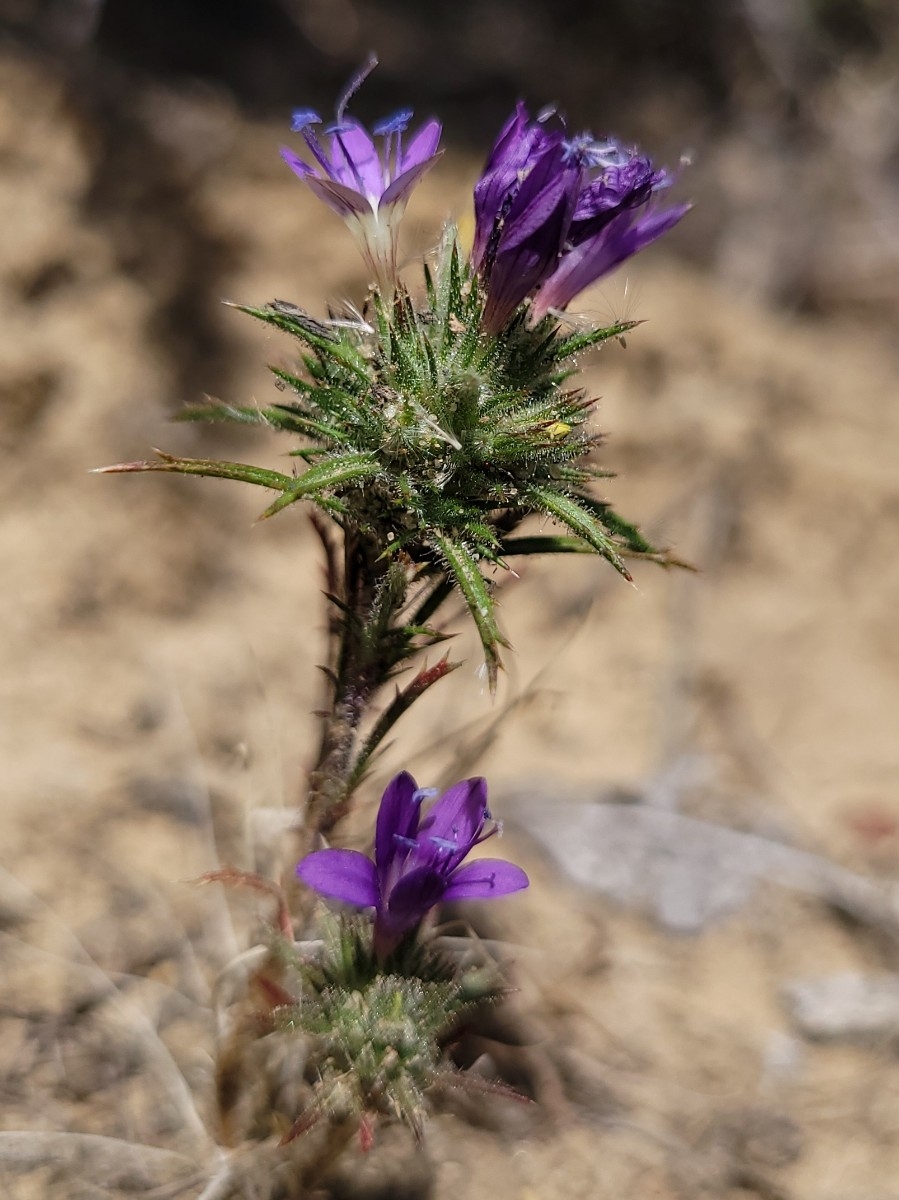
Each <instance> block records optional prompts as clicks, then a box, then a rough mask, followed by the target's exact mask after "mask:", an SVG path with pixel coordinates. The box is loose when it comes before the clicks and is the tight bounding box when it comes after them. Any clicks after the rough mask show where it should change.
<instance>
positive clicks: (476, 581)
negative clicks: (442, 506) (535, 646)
mask: <svg viewBox="0 0 899 1200" xmlns="http://www.w3.org/2000/svg"><path fill="white" fill-rule="evenodd" d="M429 541H430V543H431V545H432V546H433V547H434V549H435V550H436V551H437V552H438V554H439V555H440V556H441V558H442V559H443V560H444V562H445V563H446V566H447V568H448V572H449V574H450V576H451V577H452V578H453V579H454V580H455V582H456V584H457V586H458V588H459V591H460V592H461V593H462V595H463V597H464V599H465V603H466V604H467V605H468V609H469V612H470V613H471V615H472V618H473V619H474V623H475V627H476V628H477V631H478V635H479V637H480V639H481V645H482V647H483V649H484V662H485V663H486V666H487V679H488V681H489V683H490V691H491V692H494V691H496V678H497V672H498V670H499V667H500V659H499V650H498V647H499V646H508V644H509V643H508V642H507V641H506V639H505V638H504V637H503V636H502V634H501V633H500V631H499V627H498V625H497V624H496V612H495V608H494V603H493V597H492V596H491V595H490V592H489V591H488V590H487V583H486V581H485V579H484V577H483V575H482V574H481V572H480V568H479V567H478V564H477V562H476V561H475V559H474V558H473V557H472V555H471V552H470V551H469V550H468V548H467V547H466V546H464V545H463V544H462V543H461V542H455V541H453V540H452V539H451V538H448V537H444V536H443V535H442V534H439V533H432V534H431V535H430V538H429Z"/></svg>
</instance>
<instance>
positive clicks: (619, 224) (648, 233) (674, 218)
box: [531, 204, 690, 321]
mask: <svg viewBox="0 0 899 1200" xmlns="http://www.w3.org/2000/svg"><path fill="white" fill-rule="evenodd" d="M689 208H690V205H689V204H681V205H677V206H675V207H674V208H666V209H661V210H659V211H658V212H655V213H650V214H648V215H646V216H644V217H642V218H640V219H639V220H638V221H634V220H633V217H632V214H631V213H629V212H622V213H619V214H618V215H617V216H616V217H615V218H614V220H612V221H611V222H609V224H608V225H606V226H605V228H604V229H602V230H601V232H600V233H598V234H597V235H596V236H595V237H593V238H590V239H588V240H587V241H585V242H582V243H581V244H580V245H579V246H575V247H574V248H573V249H572V250H570V251H569V252H568V253H567V254H565V255H563V256H562V260H561V261H560V263H559V265H558V267H557V268H556V270H555V271H554V272H553V274H552V275H551V276H550V277H549V279H548V280H547V281H546V282H545V283H544V284H543V286H542V287H541V288H540V290H539V292H538V293H537V295H536V296H535V297H534V303H533V304H532V306H531V317H532V319H533V320H534V321H539V320H541V318H542V317H544V316H546V314H547V312H549V310H550V309H551V308H556V309H561V308H565V307H566V305H568V304H569V303H570V302H571V301H572V300H573V299H574V297H575V296H577V295H578V294H579V293H580V292H582V291H583V290H584V288H586V287H589V286H590V284H591V283H595V282H596V280H598V279H601V278H602V277H603V276H604V275H608V274H609V272H610V271H614V269H615V268H616V267H617V266H619V265H620V264H621V263H623V262H624V261H625V259H628V258H630V257H631V256H632V255H634V254H637V253H638V252H639V251H640V250H643V249H644V248H645V247H646V246H648V245H649V244H650V243H651V242H654V241H655V240H656V238H658V237H661V235H662V234H663V233H666V232H667V231H668V230H669V229H671V228H672V226H674V225H676V224H677V222H678V221H679V220H680V219H681V217H682V216H683V215H684V214H685V213H686V212H687V211H688V210H689Z"/></svg>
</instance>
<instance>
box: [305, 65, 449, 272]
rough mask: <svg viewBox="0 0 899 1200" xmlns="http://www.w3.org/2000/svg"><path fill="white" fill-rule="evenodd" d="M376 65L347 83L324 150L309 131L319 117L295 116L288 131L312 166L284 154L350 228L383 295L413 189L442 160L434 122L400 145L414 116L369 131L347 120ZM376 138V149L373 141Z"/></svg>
mask: <svg viewBox="0 0 899 1200" xmlns="http://www.w3.org/2000/svg"><path fill="white" fill-rule="evenodd" d="M374 65H375V62H374V60H373V61H371V62H370V63H369V64H368V65H367V66H366V68H365V69H364V70H363V71H362V72H361V73H360V74H359V75H358V76H356V78H355V79H353V81H352V82H351V84H350V86H349V88H348V89H347V90H346V92H345V93H344V95H343V96H342V97H341V100H340V102H339V104H338V106H337V113H336V117H335V120H334V123H333V124H332V125H330V126H328V127H327V129H326V130H325V134H326V135H327V143H325V142H323V141H322V140H321V139H320V138H319V137H318V136H317V134H316V133H315V132H314V130H313V126H315V125H319V124H321V117H320V116H319V115H318V113H317V112H315V111H314V110H313V109H311V108H305V109H298V110H297V111H296V112H295V113H294V115H293V123H292V126H291V128H292V129H293V131H294V133H300V134H302V136H303V140H304V141H305V143H306V145H307V147H308V149H309V152H310V154H311V155H312V158H313V159H314V165H313V164H310V163H307V162H305V161H304V160H303V159H302V158H300V157H299V156H298V155H297V154H295V153H294V152H293V151H292V150H289V149H287V148H286V147H284V148H282V150H281V156H282V158H283V159H284V161H285V162H286V163H287V165H288V166H289V167H290V168H291V170H293V171H294V172H295V173H296V174H297V175H299V177H300V178H301V179H304V180H305V181H306V183H307V184H308V185H309V187H310V188H311V189H312V191H313V192H315V194H316V195H317V196H318V197H319V198H320V199H322V200H324V201H325V203H326V204H327V205H329V207H330V208H332V209H333V210H334V211H335V212H336V213H337V214H338V215H339V216H341V217H343V219H344V220H345V221H346V222H347V224H348V225H349V227H350V229H351V230H352V232H353V234H354V236H355V237H356V239H357V241H358V243H359V246H360V248H361V250H362V253H363V255H364V257H365V260H366V262H367V263H368V265H369V268H370V269H371V270H372V271H373V272H374V275H375V277H376V278H377V280H378V283H379V285H380V287H381V290H382V291H383V292H386V293H391V292H392V290H393V286H394V281H395V278H396V252H397V229H398V223H399V219H400V217H401V216H402V214H403V210H404V208H405V207H406V201H407V200H408V199H409V196H410V195H411V193H412V189H413V188H414V187H415V185H416V184H417V183H418V181H419V180H420V179H421V177H422V176H423V175H424V174H425V172H426V171H427V170H428V169H429V168H430V167H431V166H433V164H434V163H435V162H436V161H437V159H438V157H439V150H438V146H439V143H440V133H441V125H440V122H439V121H437V120H435V119H433V118H432V119H431V120H429V121H426V122H425V123H424V125H422V127H421V128H420V129H419V130H418V131H417V133H415V135H414V136H413V137H412V138H411V139H410V140H409V142H408V143H407V144H406V145H404V144H403V134H404V133H405V131H406V129H407V128H408V125H409V121H410V120H411V118H412V110H411V109H403V110H402V111H400V112H398V113H394V115H393V116H392V117H388V118H386V119H385V120H383V121H379V122H378V124H376V125H375V126H373V128H372V132H371V133H369V132H368V130H367V129H366V128H365V126H364V125H362V124H361V123H360V122H359V121H357V120H355V118H353V117H347V116H346V108H347V104H348V103H349V100H350V98H351V96H352V95H353V93H354V92H355V91H356V89H357V88H358V87H359V85H360V83H361V82H362V81H363V79H365V77H366V75H367V74H368V73H369V71H370V70H371V69H372V67H373V66H374ZM376 138H377V139H380V141H381V146H380V147H379V146H378V145H377V143H376V141H375V139H376Z"/></svg>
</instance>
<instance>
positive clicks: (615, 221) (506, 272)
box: [471, 102, 690, 333]
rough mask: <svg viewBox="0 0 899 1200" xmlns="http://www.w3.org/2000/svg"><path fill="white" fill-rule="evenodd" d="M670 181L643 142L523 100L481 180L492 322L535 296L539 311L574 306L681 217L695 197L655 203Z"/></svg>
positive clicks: (478, 199) (478, 211) (477, 264)
mask: <svg viewBox="0 0 899 1200" xmlns="http://www.w3.org/2000/svg"><path fill="white" fill-rule="evenodd" d="M670 183H671V179H670V176H669V175H668V174H667V173H666V172H665V171H663V170H662V171H656V170H654V169H653V166H652V163H651V162H650V161H649V159H647V158H645V157H643V156H642V155H640V154H638V152H637V151H636V150H630V149H627V148H625V147H622V146H621V145H620V144H619V143H618V142H616V141H614V140H613V139H609V140H606V141H597V140H596V139H594V138H593V136H592V134H590V133H581V134H578V135H577V136H575V137H573V138H566V137H565V132H564V129H561V128H557V127H550V125H549V124H548V120H547V119H544V118H538V119H537V120H536V121H531V120H530V119H529V117H528V113H527V109H526V108H525V106H524V104H523V103H521V102H519V104H518V106H517V108H516V110H515V112H514V113H513V115H512V117H511V118H510V119H509V120H508V121H507V122H506V124H505V126H504V127H503V129H502V130H501V131H500V135H499V137H498V138H497V140H496V144H495V145H494V147H493V150H492V152H491V154H490V157H489V158H488V160H487V164H486V166H485V168H484V172H483V174H482V176H481V178H480V180H479V181H478V183H477V184H476V186H475V190H474V208H475V238H474V246H473V247H472V255H471V259H472V266H473V267H474V269H475V270H476V271H477V272H478V273H479V274H480V276H481V279H482V281H483V283H484V284H485V286H486V289H487V301H486V305H485V309H484V327H485V328H486V329H487V330H488V331H490V332H493V333H496V332H498V331H499V330H500V329H502V328H503V326H504V325H506V324H507V322H508V321H509V319H510V318H511V317H512V315H513V314H514V312H515V310H516V309H517V308H518V306H519V305H520V304H521V303H522V302H523V301H524V300H526V299H527V298H528V297H532V298H533V301H532V305H531V319H532V320H534V321H539V320H541V319H542V318H543V317H545V316H546V314H547V313H548V312H549V311H550V310H551V309H562V308H565V306H566V305H567V304H568V303H569V302H570V301H571V300H572V299H574V297H575V296H576V295H577V294H578V293H579V292H581V291H583V289H584V288H585V287H587V286H589V284H591V283H593V282H595V281H596V280H597V279H600V278H601V277H602V276H603V275H606V274H608V273H609V272H610V271H612V270H613V269H614V268H615V267H617V266H618V265H619V264H620V263H621V262H623V261H624V260H625V259H626V258H629V257H630V256H631V255H632V254H636V253H637V251H638V250H642V249H643V248H644V247H645V246H648V245H649V244H650V242H653V241H655V239H656V238H657V237H659V236H660V235H661V234H662V233H664V232H665V231H666V230H668V229H670V228H671V227H672V226H673V225H675V224H677V222H678V221H679V220H680V219H681V217H682V216H683V215H684V213H685V212H686V211H687V209H688V208H689V207H690V206H689V205H688V204H681V205H675V206H671V207H668V208H658V207H656V196H657V194H658V193H659V192H660V191H662V190H663V189H665V188H667V187H668V186H669V184H670Z"/></svg>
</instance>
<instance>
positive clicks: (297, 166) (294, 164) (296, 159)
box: [281, 146, 315, 179]
mask: <svg viewBox="0 0 899 1200" xmlns="http://www.w3.org/2000/svg"><path fill="white" fill-rule="evenodd" d="M281 157H282V158H283V159H284V161H285V162H286V163H287V165H288V166H289V167H290V169H291V171H293V173H294V175H299V177H300V179H308V177H309V176H310V175H314V174H315V172H314V171H313V169H312V167H310V166H309V164H308V163H306V162H303V160H302V159H301V158H300V156H299V155H298V154H294V152H293V151H292V150H289V149H288V148H287V146H282V147H281Z"/></svg>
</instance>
